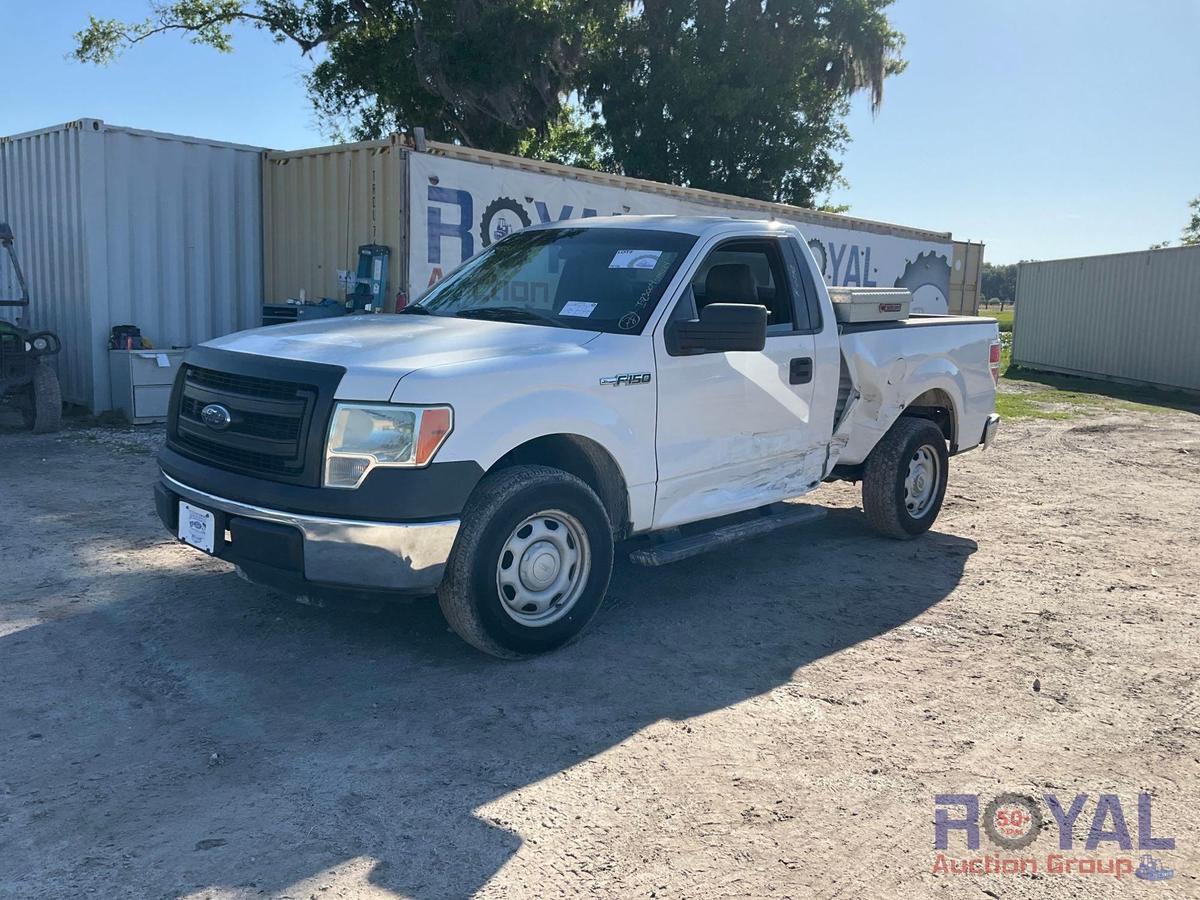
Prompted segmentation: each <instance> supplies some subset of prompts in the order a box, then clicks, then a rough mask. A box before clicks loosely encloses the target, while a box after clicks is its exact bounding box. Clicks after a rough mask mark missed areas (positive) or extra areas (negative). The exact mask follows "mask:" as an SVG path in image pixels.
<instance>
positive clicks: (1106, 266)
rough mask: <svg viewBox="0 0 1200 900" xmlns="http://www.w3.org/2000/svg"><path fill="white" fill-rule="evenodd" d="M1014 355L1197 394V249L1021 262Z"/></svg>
mask: <svg viewBox="0 0 1200 900" xmlns="http://www.w3.org/2000/svg"><path fill="white" fill-rule="evenodd" d="M1016 301H1017V302H1016V316H1015V319H1014V323H1013V362H1014V363H1016V364H1017V365H1020V366H1025V367H1027V368H1030V369H1042V370H1046V371H1051V372H1062V373H1066V374H1069V375H1085V376H1087V377H1089V378H1103V379H1109V380H1113V381H1121V382H1128V383H1133V384H1146V385H1154V386H1157V387H1166V388H1182V389H1185V390H1189V391H1200V351H1197V349H1196V348H1197V347H1198V346H1200V246H1197V247H1173V248H1167V249H1163V250H1143V251H1139V252H1135V253H1116V254H1112V255H1108V256H1088V257H1082V258H1079V259H1056V260H1050V261H1047V262H1033V263H1021V264H1020V266H1018V268H1017V297H1016Z"/></svg>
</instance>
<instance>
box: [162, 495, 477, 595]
mask: <svg viewBox="0 0 1200 900" xmlns="http://www.w3.org/2000/svg"><path fill="white" fill-rule="evenodd" d="M154 494H155V506H156V509H157V511H158V516H159V518H160V519H162V521H163V524H164V525H165V526H166V527H167V529H168V530H169V531H171V533H172V534H177V533H178V532H177V530H178V516H179V501H180V500H186V501H187V502H188V503H191V504H193V505H195V506H199V507H201V508H203V509H206V510H208V511H210V512H213V513H215V514H217V516H218V520H219V521H218V525H217V534H218V540H217V542H216V546H215V548H214V552H215V555H217V556H219V557H220V558H222V559H225V560H228V561H229V562H232V563H234V564H235V565H237V567H238V569H239V570H240V571H241V572H242V573H243V574H244V575H246V576H247V577H248V578H249V579H250V580H251V581H256V582H261V583H264V584H267V585H268V586H270V587H274V588H277V589H279V590H282V591H285V592H287V593H291V594H294V595H296V596H302V597H303V596H308V597H317V596H319V595H321V594H325V593H330V592H336V591H339V590H341V589H346V590H350V591H357V592H378V593H395V594H408V595H420V594H429V593H432V592H433V590H434V589H435V588H436V587H437V585H438V583H439V582H440V581H441V580H442V573H443V571H445V567H446V560H447V559H449V557H450V550H451V548H452V547H453V546H454V540H455V538H456V537H457V536H458V527H459V522H458V520H457V519H453V520H446V521H440V522H414V523H391V522H366V521H358V520H350V519H335V518H326V517H323V516H308V515H301V514H299V513H294V512H286V511H282V510H275V509H265V508H263V507H259V506H253V505H251V504H248V503H242V502H239V501H237V500H227V499H224V498H222V497H217V496H215V495H213V494H210V493H206V492H205V491H201V490H198V489H196V488H193V487H189V486H188V485H186V484H184V483H183V482H181V481H178V480H177V479H175V478H172V477H171V476H170V475H168V474H166V473H165V472H161V471H160V473H159V482H158V484H156V485H155V487H154Z"/></svg>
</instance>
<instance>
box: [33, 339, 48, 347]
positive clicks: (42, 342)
mask: <svg viewBox="0 0 1200 900" xmlns="http://www.w3.org/2000/svg"><path fill="white" fill-rule="evenodd" d="M49 346H50V340H49V338H47V337H44V336H42V337H35V338H34V339H33V349H34V350H45V349H46V348H47V347H49Z"/></svg>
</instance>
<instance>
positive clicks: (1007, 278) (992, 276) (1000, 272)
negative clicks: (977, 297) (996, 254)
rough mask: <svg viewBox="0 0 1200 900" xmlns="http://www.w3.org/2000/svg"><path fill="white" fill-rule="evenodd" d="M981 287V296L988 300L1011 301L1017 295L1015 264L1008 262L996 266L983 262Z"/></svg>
mask: <svg viewBox="0 0 1200 900" xmlns="http://www.w3.org/2000/svg"><path fill="white" fill-rule="evenodd" d="M981 287H982V290H983V296H984V297H986V298H988V299H989V300H1001V301H1003V302H1005V303H1012V302H1013V300H1015V299H1016V296H1017V264H1016V263H1008V264H1007V265H1002V266H998V265H995V264H994V263H989V262H985V263H984V264H983V283H982V285H981Z"/></svg>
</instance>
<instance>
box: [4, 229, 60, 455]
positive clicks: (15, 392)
mask: <svg viewBox="0 0 1200 900" xmlns="http://www.w3.org/2000/svg"><path fill="white" fill-rule="evenodd" d="M0 247H2V248H3V249H4V250H6V251H7V252H8V258H9V259H10V260H11V262H12V269H13V272H14V273H15V274H16V278H17V285H18V287H20V289H21V296H20V297H18V298H17V299H16V300H12V299H3V298H0V307H6V306H16V307H21V308H28V307H29V286H28V285H27V284H26V283H25V276H24V275H23V274H22V272H21V266H20V264H19V263H18V262H17V254H16V251H15V250H13V233H12V229H11V228H9V227H8V225H6V224H5V223H4V222H0ZM60 349H61V344H60V343H59V340H58V335H56V334H54V333H53V332H51V331H26V330H25V329H24V328H22V327H21V320H20V319H18V320H17V324H13V323H12V322H8V321H5V320H3V319H0V401H3V400H5V399H6V398H7V400H8V402H10V403H12V404H13V405H14V406H16V407H17V409H19V410H20V411H21V416H22V418H24V420H25V426H26V427H27V428H32V429H33V431H34V432H35V433H36V434H45V433H47V432H51V431H58V429H59V428H61V427H62V391H61V390H60V389H59V386H58V375H57V374H56V373H55V371H54V369H53V368H51V366H50V363H49V361H48V359H47V358H48V357H50V356H53V355H54V354H55V353H57V352H58V351H59V350H60Z"/></svg>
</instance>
